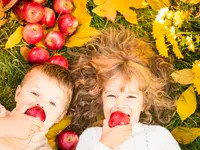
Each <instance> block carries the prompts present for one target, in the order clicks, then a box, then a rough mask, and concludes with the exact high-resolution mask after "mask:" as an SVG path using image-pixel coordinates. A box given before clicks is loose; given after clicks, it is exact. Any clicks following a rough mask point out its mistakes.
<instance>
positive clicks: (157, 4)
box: [147, 0, 170, 10]
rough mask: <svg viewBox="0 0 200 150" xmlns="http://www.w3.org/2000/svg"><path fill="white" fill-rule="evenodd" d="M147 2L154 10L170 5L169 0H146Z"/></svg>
mask: <svg viewBox="0 0 200 150" xmlns="http://www.w3.org/2000/svg"><path fill="white" fill-rule="evenodd" d="M147 3H148V4H149V5H150V6H151V8H152V9H154V10H160V9H161V8H164V7H169V6H170V2H169V0H147Z"/></svg>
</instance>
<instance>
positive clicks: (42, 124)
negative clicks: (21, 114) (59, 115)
mask: <svg viewBox="0 0 200 150" xmlns="http://www.w3.org/2000/svg"><path fill="white" fill-rule="evenodd" d="M33 119H34V122H33V124H34V125H36V126H38V127H39V128H42V127H43V126H44V122H42V121H41V120H40V119H38V118H33Z"/></svg>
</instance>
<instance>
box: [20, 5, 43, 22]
mask: <svg viewBox="0 0 200 150" xmlns="http://www.w3.org/2000/svg"><path fill="white" fill-rule="evenodd" d="M23 13H24V19H25V20H26V21H27V22H29V23H37V22H39V21H40V20H41V19H42V17H43V16H44V8H43V6H42V5H41V4H39V3H36V2H27V3H25V4H24V8H23Z"/></svg>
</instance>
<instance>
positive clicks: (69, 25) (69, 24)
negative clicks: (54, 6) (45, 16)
mask: <svg viewBox="0 0 200 150" xmlns="http://www.w3.org/2000/svg"><path fill="white" fill-rule="evenodd" d="M77 27H78V20H77V19H76V17H74V16H72V15H71V14H65V15H62V16H60V17H59V18H58V28H59V30H60V32H61V33H63V34H64V35H67V36H68V35H72V34H73V33H74V32H75V31H76V29H77Z"/></svg>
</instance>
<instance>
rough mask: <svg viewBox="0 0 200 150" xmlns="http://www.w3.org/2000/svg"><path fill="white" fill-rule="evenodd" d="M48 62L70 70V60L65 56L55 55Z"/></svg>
mask: <svg viewBox="0 0 200 150" xmlns="http://www.w3.org/2000/svg"><path fill="white" fill-rule="evenodd" d="M48 62H49V63H51V64H57V65H59V66H62V67H64V68H65V69H68V60H67V59H66V58H65V57H63V56H60V55H55V56H53V57H51V58H50V59H49V61H48Z"/></svg>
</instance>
